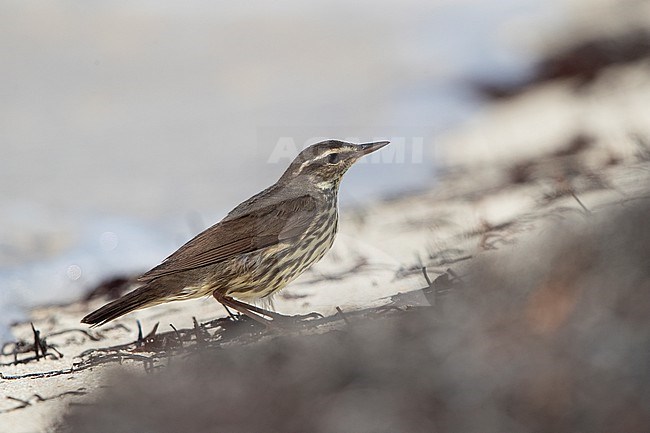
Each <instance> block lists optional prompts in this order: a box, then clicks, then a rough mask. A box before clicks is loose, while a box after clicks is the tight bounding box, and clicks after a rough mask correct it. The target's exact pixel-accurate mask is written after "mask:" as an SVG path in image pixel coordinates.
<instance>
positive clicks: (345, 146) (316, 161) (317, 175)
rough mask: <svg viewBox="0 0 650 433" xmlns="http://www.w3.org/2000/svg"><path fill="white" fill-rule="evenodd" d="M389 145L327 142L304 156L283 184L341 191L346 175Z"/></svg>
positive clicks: (289, 172)
mask: <svg viewBox="0 0 650 433" xmlns="http://www.w3.org/2000/svg"><path fill="white" fill-rule="evenodd" d="M388 143H389V142H388V141H378V142H375V143H363V144H354V143H347V142H345V141H338V140H327V141H321V142H320V143H316V144H313V145H311V146H309V147H308V148H306V149H305V150H303V151H302V152H300V154H298V156H297V157H296V158H295V159H294V160H293V162H292V163H291V165H290V166H289V168H287V170H286V171H285V172H284V174H283V175H282V178H281V180H284V181H285V182H289V181H296V180H298V181H303V180H304V181H305V182H309V183H310V184H312V185H315V186H316V187H318V188H320V189H331V188H334V187H337V186H338V184H339V182H340V181H341V178H342V177H343V175H344V174H345V172H346V171H348V169H349V168H350V167H351V166H352V164H354V163H355V162H356V161H357V160H359V158H361V157H362V156H364V155H367V154H369V153H372V152H374V151H375V150H379V149H381V148H382V147H384V146H386V145H387V144H388Z"/></svg>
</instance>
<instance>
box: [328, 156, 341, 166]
mask: <svg viewBox="0 0 650 433" xmlns="http://www.w3.org/2000/svg"><path fill="white" fill-rule="evenodd" d="M340 160H341V155H339V154H338V153H330V154H329V155H327V162H328V163H330V164H336V163H337V162H339V161H340Z"/></svg>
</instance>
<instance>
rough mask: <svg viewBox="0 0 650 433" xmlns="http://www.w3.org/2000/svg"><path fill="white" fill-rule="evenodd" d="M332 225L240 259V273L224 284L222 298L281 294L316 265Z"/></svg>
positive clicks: (327, 246) (327, 245) (332, 231)
mask: <svg viewBox="0 0 650 433" xmlns="http://www.w3.org/2000/svg"><path fill="white" fill-rule="evenodd" d="M335 234H336V224H333V225H332V226H331V227H329V228H328V227H321V228H319V229H317V230H314V231H312V232H311V233H309V234H308V235H307V236H305V237H304V238H303V239H301V240H299V241H297V242H295V243H286V244H280V245H277V246H275V247H272V249H267V250H262V251H259V252H255V253H250V254H247V255H246V257H240V258H237V259H236V260H238V261H239V264H238V266H237V267H239V268H240V269H242V272H238V273H237V275H233V277H232V279H231V280H230V281H229V282H228V287H227V289H226V290H227V292H226V294H228V295H230V296H234V297H236V298H239V299H242V300H252V299H259V298H263V297H265V296H269V295H271V294H272V293H274V292H277V291H278V290H281V289H282V288H283V287H284V286H286V285H287V284H288V283H290V282H291V281H293V280H294V279H296V278H297V277H298V276H300V274H302V273H303V272H304V271H306V270H307V269H308V268H309V267H310V266H311V265H313V264H314V263H316V262H318V261H319V260H320V259H322V258H323V256H324V255H325V254H326V253H327V251H329V249H330V248H331V247H332V244H333V243H334V238H335Z"/></svg>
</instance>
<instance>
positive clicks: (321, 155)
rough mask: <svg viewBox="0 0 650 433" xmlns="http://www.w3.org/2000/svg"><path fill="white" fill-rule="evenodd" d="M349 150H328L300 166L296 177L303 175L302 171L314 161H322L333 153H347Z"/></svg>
mask: <svg viewBox="0 0 650 433" xmlns="http://www.w3.org/2000/svg"><path fill="white" fill-rule="evenodd" d="M346 151H347V150H346V149H327V151H326V152H324V153H322V154H320V155H318V156H316V157H314V158H312V159H308V160H306V161H304V162H303V163H302V164H300V167H298V171H297V172H296V175H298V174H300V173H302V170H303V169H304V168H305V167H307V166H308V165H309V164H311V163H313V162H314V161H316V160H318V159H322V158H324V157H326V156H329V155H330V154H332V153H345V152H346Z"/></svg>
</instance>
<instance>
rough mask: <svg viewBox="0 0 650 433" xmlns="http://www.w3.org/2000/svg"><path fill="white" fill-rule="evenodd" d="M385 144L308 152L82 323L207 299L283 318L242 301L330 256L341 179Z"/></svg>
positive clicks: (337, 144) (257, 315) (269, 318)
mask: <svg viewBox="0 0 650 433" xmlns="http://www.w3.org/2000/svg"><path fill="white" fill-rule="evenodd" d="M387 144H388V141H380V142H376V143H366V144H353V143H346V142H343V141H337V140H329V141H323V142H320V143H317V144H314V145H312V146H310V147H308V148H306V149H305V150H303V151H302V152H301V153H300V154H299V155H298V156H297V157H296V159H294V160H293V162H292V163H291V165H289V168H287V170H286V171H285V172H284V174H283V175H282V177H280V179H279V180H278V181H277V182H276V183H275V184H274V185H272V186H270V187H269V188H267V189H265V190H264V191H262V192H260V193H259V194H257V195H255V196H253V197H251V198H249V199H248V200H246V201H245V202H243V203H241V204H240V205H239V206H237V207H236V208H235V209H233V210H232V211H231V212H230V213H229V214H228V215H227V216H226V217H225V218H224V219H222V220H221V221H220V222H218V223H217V224H215V225H213V226H212V227H210V228H208V229H206V230H205V231H203V232H202V233H200V234H198V235H197V236H196V237H194V238H193V239H192V240H190V241H189V242H187V243H186V244H185V245H183V246H182V247H180V248H179V249H178V250H177V251H176V252H175V253H173V254H172V255H170V256H169V257H167V258H166V259H165V260H164V261H163V262H162V263H161V264H160V265H158V266H156V267H155V268H153V269H151V270H150V271H149V272H147V273H145V274H144V275H142V276H141V277H140V278H139V279H138V281H140V282H141V283H142V284H143V285H142V286H140V287H139V288H137V289H135V290H134V291H132V292H130V293H127V294H126V295H124V296H122V297H121V298H119V299H116V300H115V301H112V302H110V303H109V304H106V305H104V306H103V307H101V308H100V309H98V310H96V311H94V312H92V313H90V314H88V315H87V316H86V317H84V318H83V319H82V320H81V322H82V323H88V324H91V325H94V326H99V325H103V324H104V323H106V322H109V321H111V320H113V319H116V318H118V317H120V316H123V315H124V314H127V313H130V312H132V311H134V310H138V309H141V308H146V307H151V306H153V305H157V304H162V303H165V302H169V301H176V300H184V299H191V298H198V297H201V296H205V295H212V296H214V298H215V299H216V300H217V301H219V302H220V303H221V304H223V305H224V306H225V307H226V308H227V307H231V308H233V309H234V310H236V311H238V312H240V313H242V314H245V315H247V316H249V317H251V318H253V319H255V320H258V321H260V322H263V323H266V324H271V323H273V321H277V320H279V319H281V318H284V317H286V316H282V315H280V314H278V313H274V312H271V311H267V310H265V309H262V308H259V307H256V306H254V305H250V304H247V303H245V302H242V301H254V300H258V299H261V298H265V297H268V296H270V295H272V294H274V293H276V292H277V291H279V290H281V289H282V288H283V287H284V286H286V285H287V284H288V283H289V282H291V281H292V280H294V279H295V278H296V277H298V276H299V275H300V274H302V273H303V272H304V271H305V270H306V269H307V268H309V267H310V266H311V265H313V264H314V263H316V262H317V261H319V260H320V259H321V258H322V257H323V256H324V255H325V253H326V252H327V251H328V250H329V249H330V247H331V246H332V244H333V243H334V238H335V237H336V233H337V231H338V190H339V184H340V182H341V178H342V177H343V175H344V174H345V172H346V171H347V170H348V169H349V168H350V166H351V165H352V164H354V162H356V161H357V160H358V159H359V158H361V157H362V156H364V155H367V154H369V153H371V152H374V151H376V150H378V149H381V148H382V147H384V146H386V145H387Z"/></svg>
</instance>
